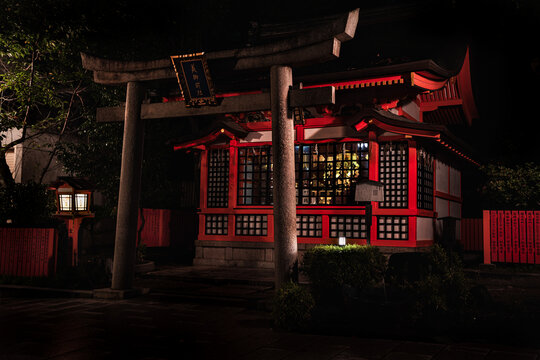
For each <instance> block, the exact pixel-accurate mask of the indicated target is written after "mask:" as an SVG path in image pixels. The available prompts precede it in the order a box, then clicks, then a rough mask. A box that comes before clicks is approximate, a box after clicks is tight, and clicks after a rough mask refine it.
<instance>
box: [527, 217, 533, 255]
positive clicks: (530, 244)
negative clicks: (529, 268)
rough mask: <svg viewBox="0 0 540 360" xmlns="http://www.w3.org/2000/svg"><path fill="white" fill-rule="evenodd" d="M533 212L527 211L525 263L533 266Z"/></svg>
mask: <svg viewBox="0 0 540 360" xmlns="http://www.w3.org/2000/svg"><path fill="white" fill-rule="evenodd" d="M534 257H535V255H534V212H532V211H527V263H529V264H534Z"/></svg>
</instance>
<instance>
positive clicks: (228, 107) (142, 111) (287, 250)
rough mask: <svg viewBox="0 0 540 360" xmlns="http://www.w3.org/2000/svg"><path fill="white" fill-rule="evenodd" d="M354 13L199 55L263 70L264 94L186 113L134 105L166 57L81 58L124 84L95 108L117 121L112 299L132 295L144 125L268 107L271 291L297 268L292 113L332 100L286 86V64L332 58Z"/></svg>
mask: <svg viewBox="0 0 540 360" xmlns="http://www.w3.org/2000/svg"><path fill="white" fill-rule="evenodd" d="M358 13H359V10H358V9H356V10H353V11H351V12H349V13H347V14H343V15H339V16H336V17H334V18H332V19H330V20H327V21H326V22H324V23H320V24H319V25H318V26H317V27H315V28H312V29H310V30H307V31H304V32H303V33H300V34H298V35H296V36H295V37H293V38H289V39H285V40H281V41H278V42H275V43H272V44H267V45H261V46H256V47H249V48H243V49H235V50H225V51H218V52H210V53H206V57H207V59H208V60H221V59H231V58H232V59H234V60H235V61H236V64H235V66H234V69H233V70H252V69H265V68H266V69H270V94H268V93H262V94H250V95H240V96H236V97H228V98H224V99H223V101H222V102H221V104H220V105H218V106H206V107H199V108H188V107H186V106H185V103H184V102H183V101H180V102H169V103H155V104H142V100H143V95H144V82H146V81H155V80H165V79H171V78H176V75H175V73H174V70H173V67H172V63H171V60H170V59H163V60H155V61H133V62H125V61H113V60H105V59H100V58H96V57H93V56H89V55H86V54H81V57H82V65H83V67H84V68H85V69H87V70H92V71H93V72H94V81H95V82H96V83H100V84H108V85H119V84H127V94H126V104H125V106H120V107H110V108H100V109H98V110H97V120H98V121H101V122H110V121H124V135H123V147H122V165H121V166H122V167H121V173H120V190H119V196H118V213H117V223H116V235H115V236H116V237H115V249H114V262H113V273H112V284H111V289H108V290H109V291H112V292H113V293H116V295H114V296H116V297H124V296H125V293H126V292H128V291H130V290H132V285H133V274H134V266H135V252H136V236H137V221H138V206H139V196H140V185H141V169H142V157H143V142H144V121H145V120H146V119H161V118H170V117H184V116H200V115H213V114H225V113H236V112H249V111H258V110H268V109H270V110H271V112H272V146H273V153H274V157H273V159H274V167H273V176H274V190H273V191H274V193H273V195H274V197H273V198H274V206H273V212H274V263H275V288H276V289H279V288H280V287H281V286H282V284H283V283H284V282H286V281H289V280H290V279H291V278H292V277H294V275H293V274H294V271H293V270H294V269H295V268H296V267H297V261H298V260H297V258H298V247H297V239H296V201H295V200H294V199H295V198H296V193H295V168H294V166H295V165H294V122H293V116H292V111H291V109H292V108H295V107H308V106H313V105H324V104H333V103H335V89H334V87H332V86H330V87H323V88H314V89H305V90H302V89H293V88H292V84H293V78H292V67H293V66H302V65H308V64H314V63H321V62H325V61H329V60H333V59H336V58H338V57H339V53H340V46H341V42H343V41H347V40H350V39H352V38H353V37H354V34H355V31H356V26H357V23H358Z"/></svg>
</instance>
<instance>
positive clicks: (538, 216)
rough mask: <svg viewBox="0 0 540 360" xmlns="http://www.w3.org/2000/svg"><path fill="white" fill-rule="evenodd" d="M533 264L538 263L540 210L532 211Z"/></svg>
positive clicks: (539, 256) (539, 253)
mask: <svg viewBox="0 0 540 360" xmlns="http://www.w3.org/2000/svg"><path fill="white" fill-rule="evenodd" d="M534 247H535V260H534V263H535V264H540V211H535V212H534Z"/></svg>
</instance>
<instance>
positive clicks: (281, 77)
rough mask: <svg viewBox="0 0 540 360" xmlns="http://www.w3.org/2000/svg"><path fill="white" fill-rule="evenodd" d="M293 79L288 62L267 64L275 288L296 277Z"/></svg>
mask: <svg viewBox="0 0 540 360" xmlns="http://www.w3.org/2000/svg"><path fill="white" fill-rule="evenodd" d="M292 79H293V78H292V68H290V67H289V66H281V65H274V66H272V67H271V68H270V103H271V106H272V107H271V111H272V152H273V163H274V167H273V178H274V179H273V186H274V189H273V191H274V193H273V199H274V268H275V287H276V289H279V288H280V287H281V286H282V285H283V283H284V282H286V281H288V280H293V281H298V245H297V240H296V188H295V169H294V121H293V120H294V119H293V116H292V111H291V109H290V108H289V89H290V88H291V87H292Z"/></svg>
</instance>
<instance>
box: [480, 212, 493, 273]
mask: <svg viewBox="0 0 540 360" xmlns="http://www.w3.org/2000/svg"><path fill="white" fill-rule="evenodd" d="M490 220H491V215H490V211H489V210H484V211H482V230H483V236H482V243H483V248H484V264H491V262H492V261H493V254H494V252H493V246H492V242H491V240H492V238H491V226H493V225H492V224H490Z"/></svg>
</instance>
